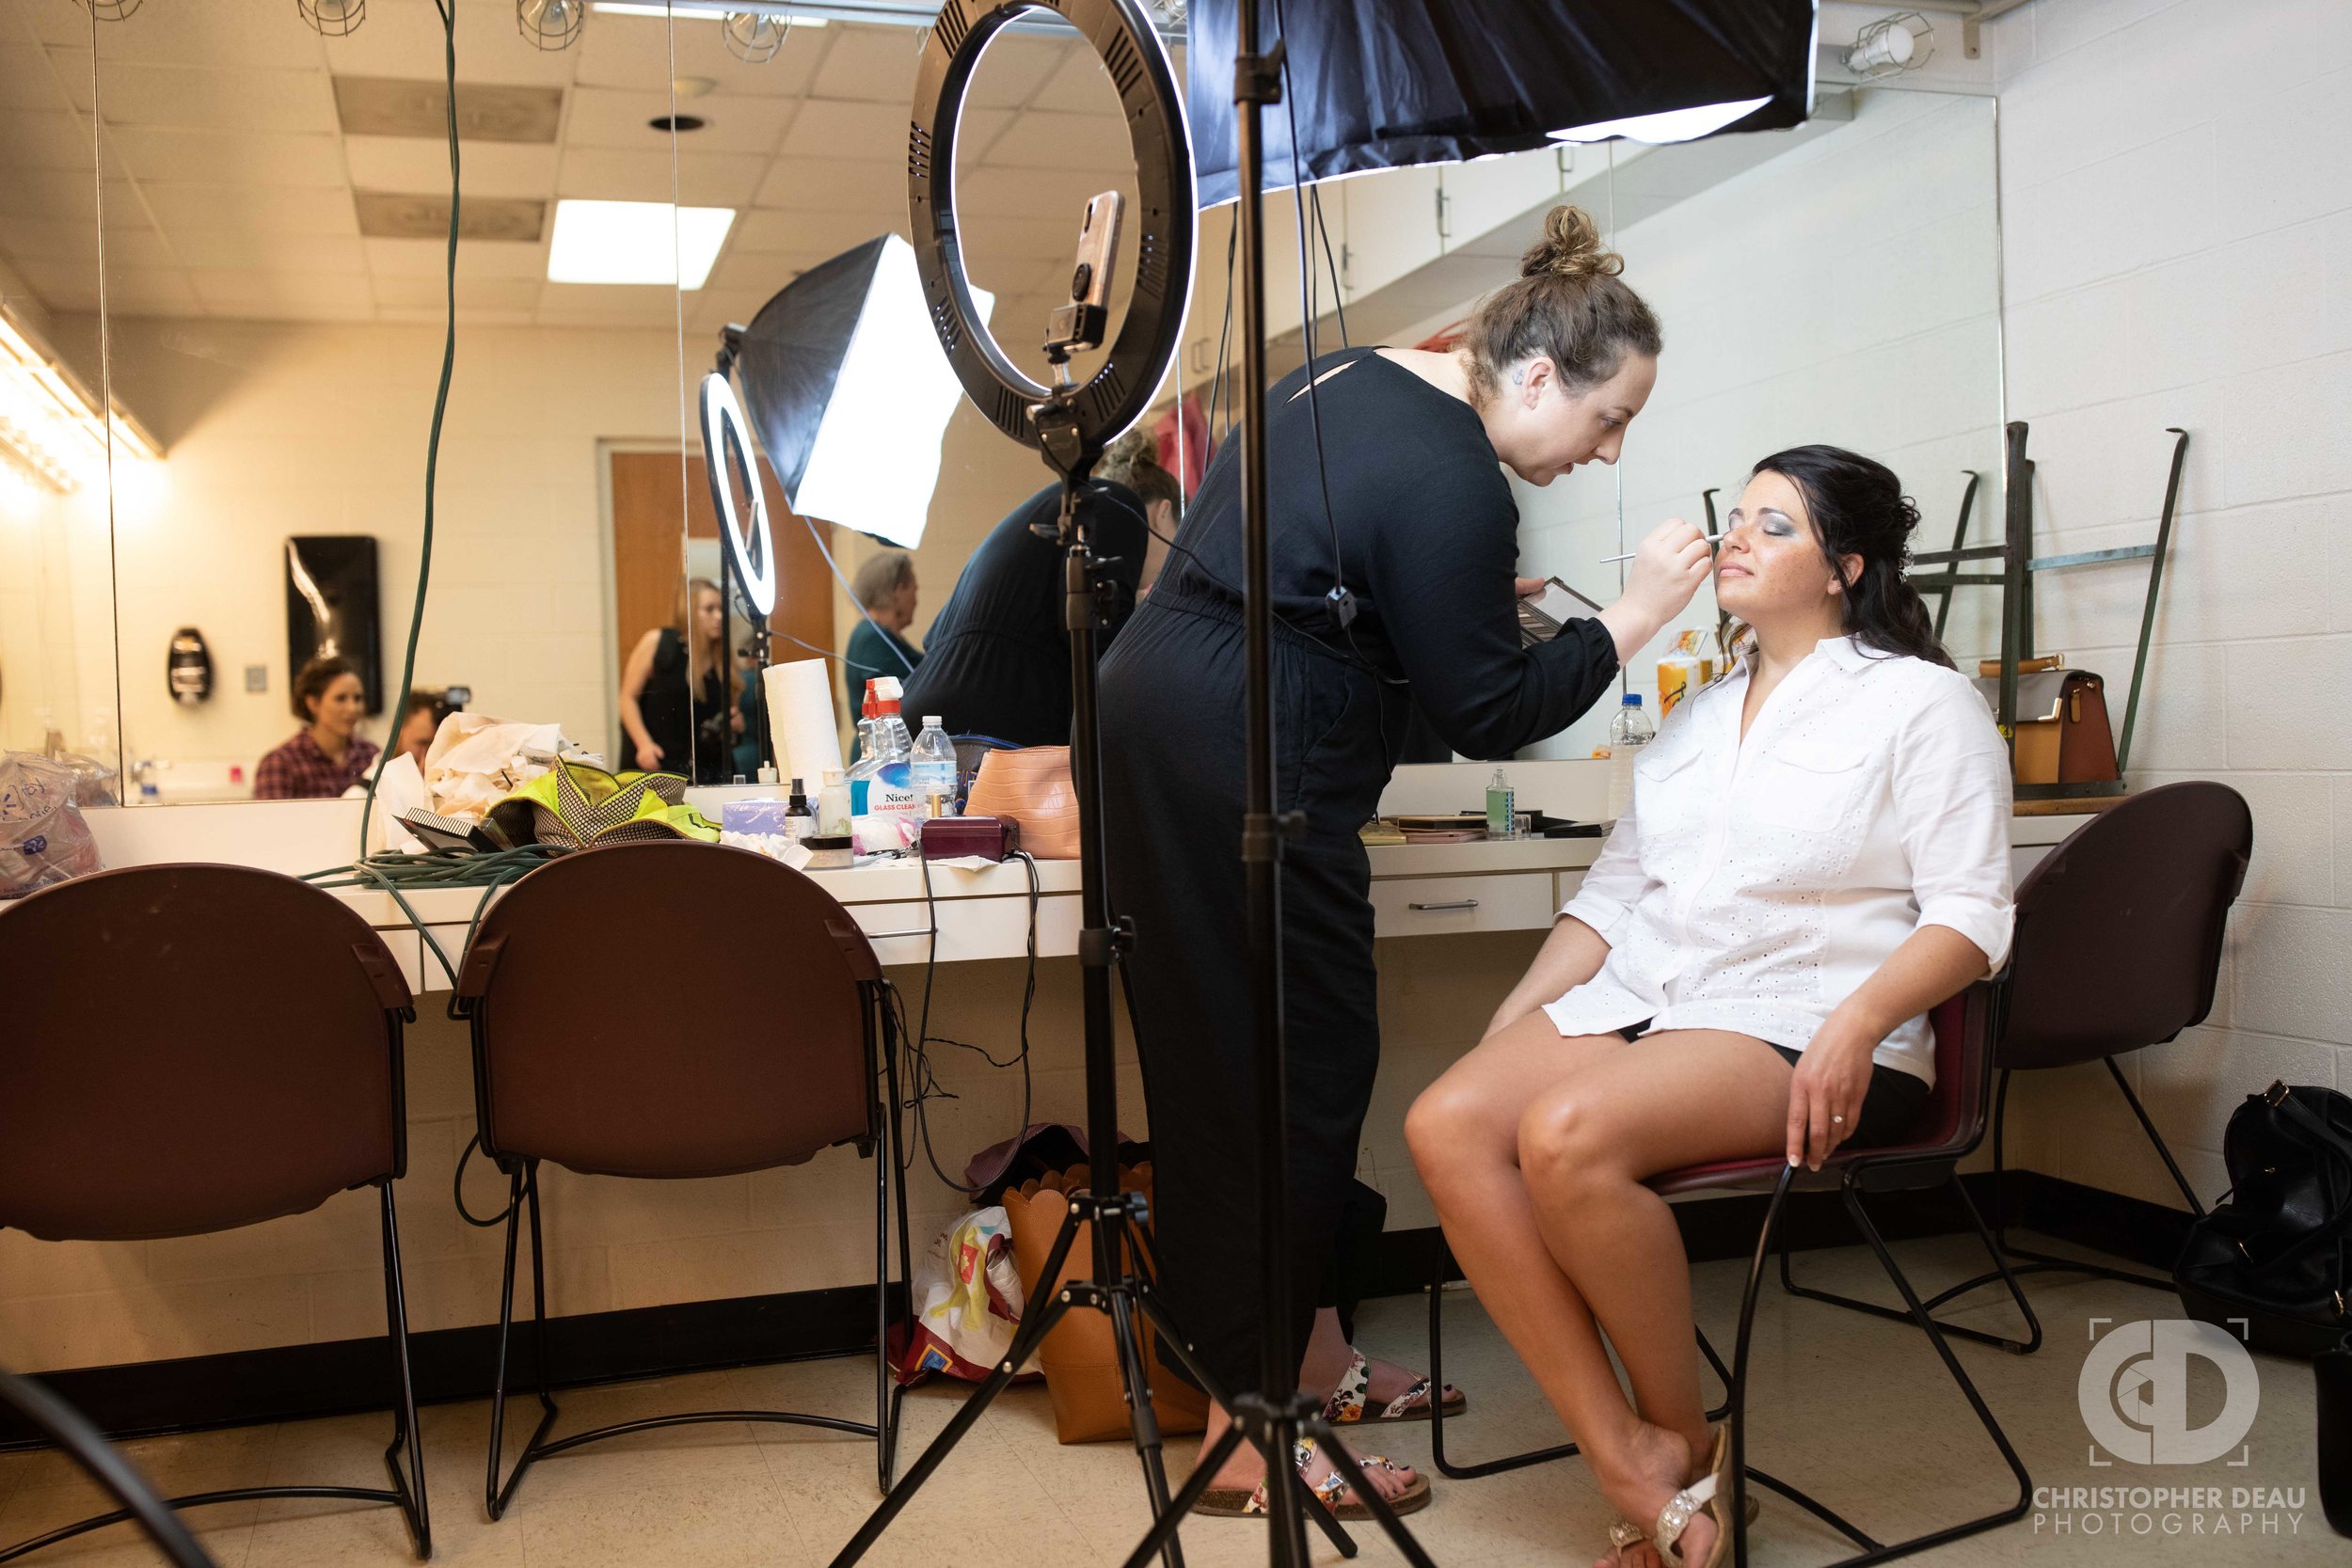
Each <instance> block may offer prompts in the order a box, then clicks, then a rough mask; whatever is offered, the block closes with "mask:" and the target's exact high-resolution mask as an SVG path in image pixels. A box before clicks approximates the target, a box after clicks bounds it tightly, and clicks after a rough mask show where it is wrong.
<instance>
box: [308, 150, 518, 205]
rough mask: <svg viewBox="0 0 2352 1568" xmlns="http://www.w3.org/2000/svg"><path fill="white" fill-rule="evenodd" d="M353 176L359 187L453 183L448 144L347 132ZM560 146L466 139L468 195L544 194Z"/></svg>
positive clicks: (463, 156) (462, 166) (463, 157)
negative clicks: (450, 173) (352, 134)
mask: <svg viewBox="0 0 2352 1568" xmlns="http://www.w3.org/2000/svg"><path fill="white" fill-rule="evenodd" d="M343 156H344V159H345V160H346V162H347V163H348V164H349V166H350V169H351V182H352V183H353V184H355V185H357V186H358V187H359V188H360V189H361V190H371V191H432V190H447V189H448V188H449V146H448V144H447V143H445V142H432V141H420V140H416V139H414V138H411V137H407V136H345V137H344V138H343ZM556 159H557V152H556V150H555V149H554V148H552V147H531V146H525V145H522V144H519V143H515V142H467V143H465V144H464V145H463V146H461V147H460V148H459V149H458V165H459V170H460V177H461V179H462V180H463V182H464V187H463V188H464V191H465V194H466V195H467V196H469V197H471V196H485V197H519V198H542V199H544V198H547V197H548V196H551V195H553V194H554V191H555V166H556Z"/></svg>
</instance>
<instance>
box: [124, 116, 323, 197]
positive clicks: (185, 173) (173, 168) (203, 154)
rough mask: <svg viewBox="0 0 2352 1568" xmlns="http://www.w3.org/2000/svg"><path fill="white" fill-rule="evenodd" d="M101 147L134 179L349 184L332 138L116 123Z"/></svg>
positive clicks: (243, 183) (232, 182)
mask: <svg viewBox="0 0 2352 1568" xmlns="http://www.w3.org/2000/svg"><path fill="white" fill-rule="evenodd" d="M106 144H107V149H108V150H109V151H111V152H112V153H113V154H114V156H115V157H116V158H117V159H118V160H119V163H120V166H121V167H122V169H123V170H124V172H126V173H128V174H129V175H130V176H131V177H132V178H133V179H135V180H141V181H154V180H195V181H202V182H215V183H219V184H230V185H277V186H281V187H290V188H299V187H304V186H309V187H313V188H321V187H325V188H339V187H342V186H344V185H347V184H349V183H350V181H349V180H348V179H347V178H346V177H345V176H344V173H343V155H342V148H341V147H340V146H338V145H337V138H336V137H334V136H331V135H279V134H276V133H270V132H255V131H179V130H166V129H164V128H163V127H161V126H155V125H119V126H115V127H113V128H112V129H110V130H109V131H108V132H107V133H106Z"/></svg>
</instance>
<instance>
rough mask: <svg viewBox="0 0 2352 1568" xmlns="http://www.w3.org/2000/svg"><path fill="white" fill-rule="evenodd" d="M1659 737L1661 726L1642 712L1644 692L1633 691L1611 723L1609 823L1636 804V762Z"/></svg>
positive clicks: (1627, 694) (1620, 706)
mask: <svg viewBox="0 0 2352 1568" xmlns="http://www.w3.org/2000/svg"><path fill="white" fill-rule="evenodd" d="M1657 738H1658V726H1657V725H1655V724H1653V723H1651V722H1650V721H1649V715H1648V714H1646V713H1644V712H1643V711H1642V697H1641V693H1639V692H1636V691H1629V692H1627V693H1626V694H1625V701H1624V702H1623V703H1621V704H1619V705H1618V706H1617V716H1616V717H1615V718H1614V719H1612V720H1610V721H1609V820H1610V821H1612V822H1614V821H1615V820H1616V819H1617V818H1618V817H1620V816H1624V815H1625V813H1626V808H1627V807H1628V806H1629V805H1631V804H1632V803H1633V762H1634V759H1635V758H1636V757H1638V756H1640V755H1641V753H1642V748H1643V747H1645V746H1646V745H1648V744H1649V743H1650V742H1651V741H1653V740H1655V739H1657Z"/></svg>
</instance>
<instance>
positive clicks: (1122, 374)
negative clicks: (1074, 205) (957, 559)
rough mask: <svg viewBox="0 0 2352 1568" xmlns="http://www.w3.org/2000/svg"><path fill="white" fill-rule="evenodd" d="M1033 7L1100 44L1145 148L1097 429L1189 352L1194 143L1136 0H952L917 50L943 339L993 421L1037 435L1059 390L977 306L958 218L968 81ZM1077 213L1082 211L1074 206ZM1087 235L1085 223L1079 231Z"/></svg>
mask: <svg viewBox="0 0 2352 1568" xmlns="http://www.w3.org/2000/svg"><path fill="white" fill-rule="evenodd" d="M1032 10H1047V11H1053V12H1055V13H1056V14H1057V15H1059V16H1060V17H1061V18H1062V19H1063V20H1064V21H1066V22H1068V23H1070V24H1072V25H1073V26H1074V27H1076V28H1077V29H1078V31H1079V33H1080V34H1082V35H1083V36H1084V37H1085V39H1086V40H1087V42H1088V43H1089V44H1090V45H1092V46H1093V49H1094V53H1095V55H1096V56H1097V57H1098V58H1099V59H1101V61H1102V63H1103V69H1104V71H1105V72H1106V73H1108V75H1109V77H1110V80H1111V84H1112V86H1114V87H1117V88H1118V89H1119V104H1120V117H1121V118H1122V119H1125V120H1126V122H1127V135H1128V140H1129V143H1130V145H1131V146H1132V148H1133V150H1134V151H1135V159H1136V207H1135V211H1134V213H1133V214H1131V217H1130V221H1131V222H1132V223H1133V224H1134V226H1135V230H1136V240H1137V245H1136V276H1135V285H1134V289H1133V291H1132V293H1130V295H1129V297H1128V301H1127V314H1126V319H1125V320H1124V321H1122V322H1121V323H1120V327H1119V336H1118V338H1117V339H1116V340H1114V341H1112V343H1111V346H1110V353H1109V355H1108V356H1107V357H1106V358H1105V359H1104V362H1103V366H1102V368H1101V369H1100V370H1098V371H1096V372H1094V375H1093V377H1092V378H1091V379H1090V380H1089V381H1088V382H1087V383H1086V385H1085V386H1084V387H1081V388H1078V389H1077V391H1076V393H1075V395H1074V397H1073V400H1072V401H1073V404H1074V406H1075V408H1076V411H1077V415H1078V420H1079V422H1080V426H1081V428H1082V430H1083V431H1084V433H1085V434H1086V436H1088V437H1089V439H1090V440H1092V441H1094V442H1096V443H1100V442H1104V441H1107V440H1109V439H1110V437H1112V436H1116V435H1118V434H1119V433H1120V431H1122V430H1125V429H1126V428H1127V427H1128V426H1129V425H1132V424H1134V423H1135V422H1136V420H1138V419H1141V418H1142V417H1143V411H1144V409H1145V407H1146V406H1147V405H1148V404H1150V403H1151V401H1152V393H1154V392H1155V391H1157V390H1158V389H1159V385H1160V378H1161V377H1162V376H1163V375H1165V374H1166V373H1167V372H1168V364H1169V362H1170V361H1171V360H1172V359H1174V357H1175V356H1176V348H1177V343H1178V341H1179V339H1180V338H1181V336H1182V334H1183V332H1184V307H1185V304H1186V302H1187V295H1188V294H1189V293H1190V292H1191V285H1192V244H1193V189H1192V150H1191V144H1190V143H1189V142H1188V141H1187V139H1186V138H1185V135H1184V106H1183V100H1182V98H1181V97H1180V96H1179V95H1178V93H1177V90H1176V82H1175V78H1174V76H1173V74H1172V73H1171V72H1170V71H1169V70H1168V54H1167V51H1165V50H1164V49H1162V48H1161V47H1160V40H1159V35H1158V34H1157V33H1155V32H1153V31H1152V24H1151V23H1150V21H1149V20H1148V19H1147V18H1146V17H1145V15H1144V13H1143V10H1142V8H1141V7H1140V6H1139V5H1138V4H1137V3H1136V0H946V4H945V5H943V6H941V7H940V8H939V21H938V23H937V24H935V25H933V27H932V28H931V30H930V32H929V33H928V34H926V35H925V36H924V40H923V52H922V55H921V56H920V57H919V58H918V59H917V61H916V63H915V73H914V123H913V126H912V128H911V130H910V133H909V136H908V142H907V195H908V201H909V205H910V207H911V209H912V212H911V217H912V220H913V222H912V226H911V227H912V232H913V234H914V256H915V263H916V266H917V267H918V269H919V270H920V272H921V274H922V278H923V296H924V303H925V305H926V306H927V307H928V308H929V309H930V318H931V326H932V329H933V330H934V331H936V332H937V333H938V334H939V346H940V347H941V348H942V349H944V350H946V355H947V362H948V363H949V364H950V365H951V366H953V367H954V369H955V372H956V378H957V379H958V380H959V381H961V382H962V383H963V389H964V391H965V392H966V393H967V394H968V395H969V396H970V397H971V399H972V402H973V403H974V404H976V405H977V407H978V408H979V410H980V412H981V413H982V414H984V415H986V416H987V417H988V419H989V420H990V422H991V423H993V424H994V425H995V426H996V428H997V429H999V430H1001V431H1003V432H1004V433H1005V434H1006V435H1008V436H1011V437H1012V438H1013V439H1014V440H1016V441H1019V442H1021V443H1022V444H1023V445H1025V446H1030V447H1036V446H1039V445H1040V444H1041V437H1040V436H1039V433H1038V429H1037V426H1036V424H1035V422H1034V421H1033V420H1031V419H1030V417H1029V409H1030V407H1031V405H1033V404H1040V403H1043V402H1044V401H1046V400H1047V399H1048V398H1050V397H1052V396H1053V395H1054V394H1053V388H1049V387H1044V386H1041V385H1039V384H1038V383H1037V382H1035V381H1033V380H1031V379H1030V378H1029V377H1028V376H1027V375H1025V374H1024V373H1023V372H1021V371H1020V370H1018V369H1016V368H1015V367H1014V365H1013V363H1012V361H1011V360H1010V359H1008V358H1007V357H1006V356H1005V351H1004V350H1003V349H1002V348H1000V347H999V346H997V342H996V340H995V339H994V338H993V337H992V336H991V335H990V333H989V329H988V324H987V319H986V318H985V317H984V316H983V315H981V314H980V312H978V311H977V310H976V309H974V308H973V301H972V286H971V281H970V279H969V278H968V277H966V276H965V274H964V268H963V251H962V245H961V241H960V240H959V238H958V236H957V226H956V194H955V169H956V132H957V123H958V121H959V119H961V114H962V109H963V98H964V93H965V92H966V90H967V89H969V87H971V85H972V72H973V70H974V68H975V67H977V65H978V64H979V60H980V54H981V52H982V51H983V50H985V49H986V48H987V47H988V42H989V40H991V39H992V38H993V37H994V36H995V35H996V33H997V31H998V30H999V29H1001V28H1002V27H1004V25H1005V24H1007V23H1009V22H1013V21H1015V20H1017V19H1019V18H1020V17H1021V16H1022V15H1024V14H1025V13H1026V12H1029V11H1032ZM1074 215H1075V214H1073V216H1074ZM1074 237H1075V231H1074V230H1073V239H1074Z"/></svg>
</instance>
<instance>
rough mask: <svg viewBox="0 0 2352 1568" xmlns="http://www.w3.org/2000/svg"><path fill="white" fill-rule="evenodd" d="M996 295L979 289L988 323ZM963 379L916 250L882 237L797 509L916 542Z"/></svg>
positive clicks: (898, 541)
mask: <svg viewBox="0 0 2352 1568" xmlns="http://www.w3.org/2000/svg"><path fill="white" fill-rule="evenodd" d="M995 303H996V302H995V296H994V295H993V294H990V293H986V292H985V291H983V290H979V289H974V290H973V291H972V308H973V310H974V311H975V312H976V313H977V315H978V317H979V319H980V320H981V321H983V322H985V321H986V320H987V319H988V316H989V312H990V311H991V310H992V309H993V308H994V306H995ZM962 399H963V387H962V384H961V383H960V382H959V381H957V380H956V372H955V370H954V368H953V367H952V366H950V365H949V364H948V363H947V355H946V351H945V350H944V349H942V348H941V347H940V346H939V336H938V334H937V333H936V332H935V331H933V330H932V327H931V319H930V310H929V309H928V308H927V307H926V305H925V303H924V298H923V282H922V279H921V278H920V277H917V276H916V274H915V270H914V247H913V246H912V245H908V244H907V243H906V241H904V240H902V239H900V238H898V236H897V235H896V234H893V235H891V236H890V237H889V238H888V239H887V240H886V241H885V242H884V243H883V245H882V253H881V255H880V256H879V257H878V258H876V261H875V264H874V273H873V278H872V281H871V282H870V283H869V284H868V285H867V287H866V300H865V304H864V306H863V307H862V308H861V309H859V311H858V318H857V326H856V328H855V329H854V330H853V331H852V332H851V333H850V341H849V346H848V348H847V349H846V350H845V351H844V352H843V355H842V358H841V369H840V372H839V373H838V374H837V375H836V376H835V377H834V384H833V395H832V396H831V397H830V398H829V399H827V400H826V403H825V412H824V418H823V419H822V420H820V421H819V422H818V427H817V438H816V441H815V443H814V444H813V445H812V446H811V447H810V449H809V454H808V462H807V464H806V466H805V467H803V469H802V470H801V477H800V484H799V487H798V488H797V489H796V490H795V491H794V492H793V495H792V498H791V499H792V509H793V510H794V511H795V512H798V513H800V514H801V515H803V516H804V517H822V518H824V519H826V520H827V521H829V522H834V523H838V524H840V525H841V526H842V527H844V528H850V529H855V530H856V531H859V532H860V533H870V534H874V535H876V536H877V537H879V538H882V539H886V540H888V541H890V543H892V544H894V545H899V546H904V547H906V548H908V549H913V548H914V546H917V545H918V544H920V543H922V539H923V525H924V524H925V523H926V522H927V521H929V519H930V508H931V492H932V490H934V489H935V488H937V486H938V484H939V448H940V442H941V440H942V438H943V437H944V436H946V431H947V420H948V417H949V416H950V415H952V414H953V413H954V412H955V411H956V404H958V403H960V402H961V401H962Z"/></svg>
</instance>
